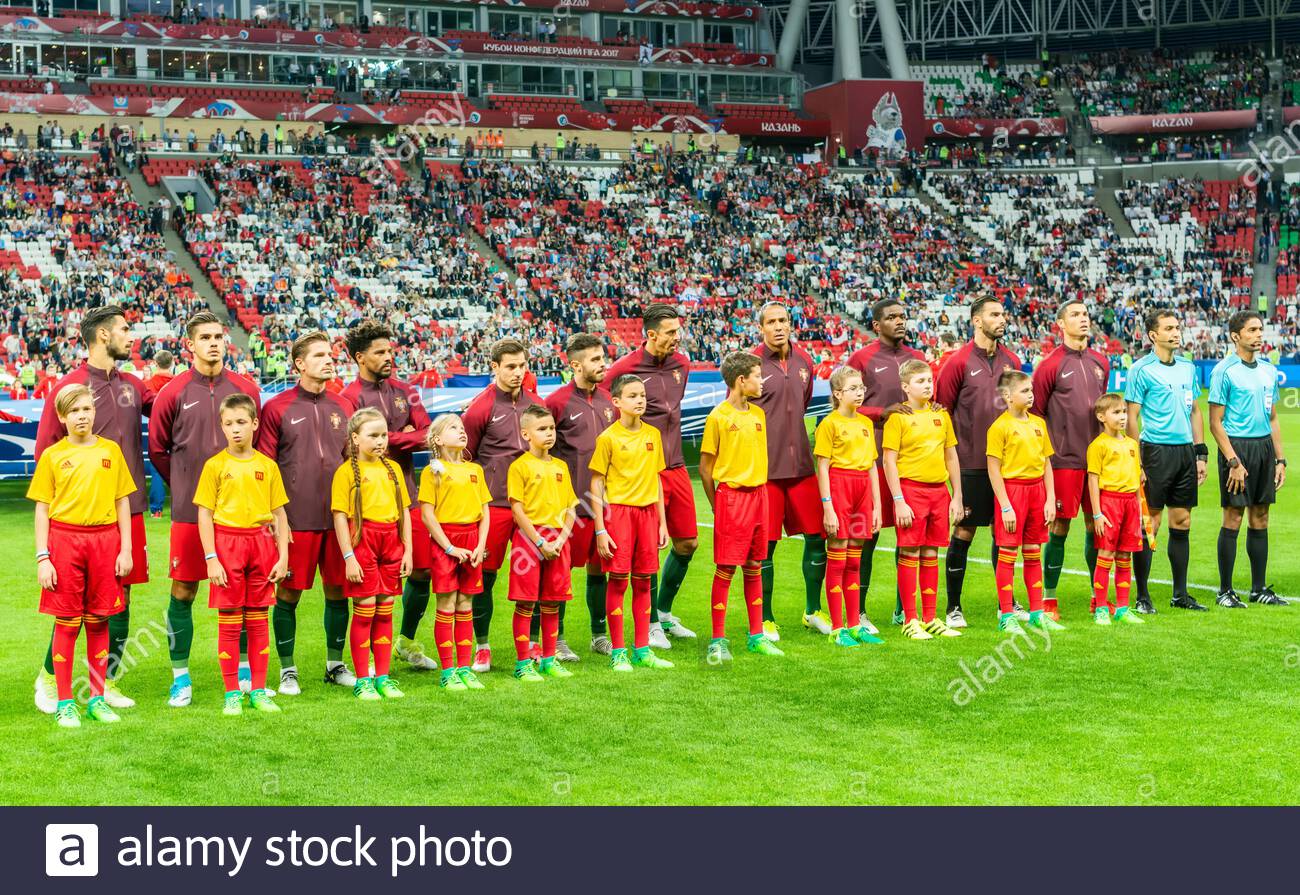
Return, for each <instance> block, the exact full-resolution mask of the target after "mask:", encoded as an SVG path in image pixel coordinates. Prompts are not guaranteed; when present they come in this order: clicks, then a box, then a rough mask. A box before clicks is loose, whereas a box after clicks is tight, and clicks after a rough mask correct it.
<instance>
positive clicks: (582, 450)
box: [533, 333, 618, 662]
mask: <svg viewBox="0 0 1300 895" xmlns="http://www.w3.org/2000/svg"><path fill="white" fill-rule="evenodd" d="M564 354H565V357H567V358H568V360H569V368H570V369H571V370H572V371H573V378H572V379H571V380H569V382H568V383H566V384H565V385H562V386H560V387H559V388H557V389H556V390H555V391H553V392H551V394H550V395H548V396H547V398H546V409H547V410H549V411H550V412H551V416H553V417H555V446H554V447H552V448H551V454H552V455H554V456H556V457H559V458H560V459H561V460H563V461H564V462H565V464H567V465H568V467H569V477H570V478H572V479H573V490H574V492H575V493H577V495H578V521H577V523H576V524H575V525H574V526H573V534H571V535H570V536H569V564H570V566H571V567H572V568H574V569H578V568H581V567H582V566H586V567H587V611H588V612H589V613H590V614H591V651H592V652H593V653H597V654H599V655H602V656H608V655H609V653H610V642H609V637H608V636H607V634H606V627H605V589H606V579H605V568H604V566H603V565H601V561H600V556H599V554H597V553H596V530H595V527H594V523H593V521H592V515H593V510H592V506H591V466H590V464H591V457H592V455H593V454H595V452H596V436H597V435H599V434H600V433H601V432H603V431H605V429H606V428H608V427H609V425H610V424H611V423H613V422H614V420H616V419H618V411H616V410H615V409H614V402H613V401H612V400H610V397H609V393H608V392H606V391H602V390H601V388H600V383H601V382H603V381H604V379H605V343H604V342H603V341H601V338H600V336H595V335H592V334H591V333H577V334H576V335H574V336H571V337H570V338H569V342H568V344H567V345H566V346H565V348H564ZM566 605H567V604H565V603H561V604H560V639H559V642H558V643H556V645H555V658H557V659H559V660H560V661H561V662H576V661H578V656H577V654H575V653H574V652H573V650H571V649H570V648H569V645H568V644H567V643H565V640H564V607H565V606H566ZM533 624H534V625H535V626H540V624H541V615H540V613H533ZM539 630H540V628H539V627H535V628H534V630H533V635H534V637H535V636H536V635H537V633H538V631H539Z"/></svg>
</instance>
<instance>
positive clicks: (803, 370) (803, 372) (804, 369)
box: [799, 367, 808, 385]
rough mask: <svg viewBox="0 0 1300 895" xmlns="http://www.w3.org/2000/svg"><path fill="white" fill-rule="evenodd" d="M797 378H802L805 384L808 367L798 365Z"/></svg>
mask: <svg viewBox="0 0 1300 895" xmlns="http://www.w3.org/2000/svg"><path fill="white" fill-rule="evenodd" d="M799 378H800V379H802V380H803V381H804V384H805V385H806V384H807V383H808V368H807V367H800V368H799Z"/></svg>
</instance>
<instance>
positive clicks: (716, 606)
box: [700, 351, 785, 665]
mask: <svg viewBox="0 0 1300 895" xmlns="http://www.w3.org/2000/svg"><path fill="white" fill-rule="evenodd" d="M722 381H723V382H725V383H726V385H727V389H728V394H727V400H725V401H723V402H722V403H721V404H719V405H718V406H717V407H715V408H713V410H712V411H711V412H710V413H709V417H708V419H707V420H705V422H704V441H703V443H702V444H701V445H700V481H701V483H702V484H703V485H704V496H705V497H706V498H707V499H708V501H709V506H710V507H712V508H713V563H714V565H715V566H716V569H715V570H714V573H713V591H712V595H711V597H710V600H709V604H710V606H711V607H712V615H713V639H712V640H711V641H709V648H708V652H707V653H706V657H707V660H708V662H709V664H711V665H717V664H719V663H721V662H729V661H731V647H730V646H729V645H728V643H727V637H726V634H727V592H728V591H729V590H730V589H731V579H732V578H733V577H735V574H736V566H741V567H742V570H743V574H744V577H745V610H746V613H747V615H748V619H749V640H748V644H747V646H748V649H749V651H750V652H751V653H759V654H760V655H764V656H783V655H785V653H783V652H781V650H780V649H778V648H777V646H776V644H774V643H773V642H772V641H771V640H769V639H768V638H767V636H766V635H765V634H764V633H763V579H762V577H761V574H762V573H761V564H762V562H763V559H764V558H765V557H766V556H767V533H766V532H767V488H766V487H765V486H766V484H767V433H766V432H764V431H763V429H764V427H765V426H766V424H767V418H766V417H765V416H764V415H763V410H762V408H760V407H758V406H756V405H754V404H751V403H750V399H751V398H757V397H758V396H759V395H761V394H762V393H763V377H762V368H761V363H760V361H759V359H758V357H757V356H755V355H753V354H749V353H748V352H741V351H737V352H735V353H733V354H729V355H727V357H726V358H724V359H723V361H722Z"/></svg>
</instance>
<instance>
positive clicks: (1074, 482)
mask: <svg viewBox="0 0 1300 895" xmlns="http://www.w3.org/2000/svg"><path fill="white" fill-rule="evenodd" d="M1052 490H1054V491H1055V492H1056V517H1057V518H1058V519H1073V518H1074V517H1075V516H1077V515H1079V509H1080V507H1082V508H1083V511H1084V512H1085V513H1087V514H1088V515H1089V516H1091V515H1092V506H1091V504H1092V498H1091V497H1090V496H1089V495H1088V470H1086V469H1053V470H1052Z"/></svg>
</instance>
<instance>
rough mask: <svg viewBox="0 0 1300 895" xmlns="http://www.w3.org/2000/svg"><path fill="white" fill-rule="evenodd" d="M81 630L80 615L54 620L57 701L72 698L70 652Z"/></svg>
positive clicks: (73, 650)
mask: <svg viewBox="0 0 1300 895" xmlns="http://www.w3.org/2000/svg"><path fill="white" fill-rule="evenodd" d="M80 631H81V616H79V615H77V616H72V617H68V618H56V619H55V620H54V646H53V653H54V683H55V685H56V686H57V687H58V690H59V701H60V702H63V701H65V700H68V699H71V698H72V654H73V653H74V652H76V649H77V634H78V633H79V632H80Z"/></svg>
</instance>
